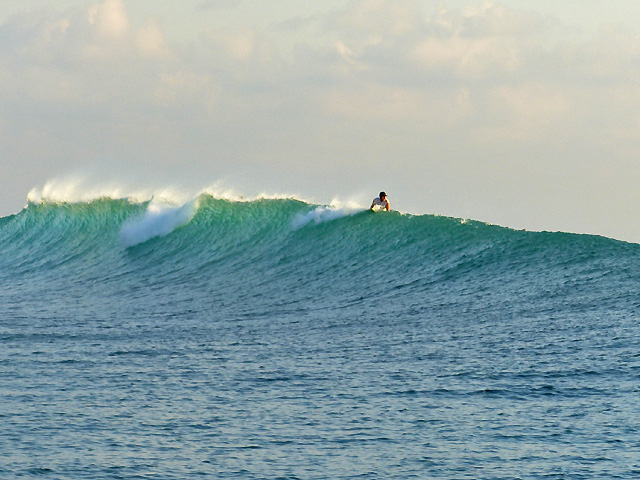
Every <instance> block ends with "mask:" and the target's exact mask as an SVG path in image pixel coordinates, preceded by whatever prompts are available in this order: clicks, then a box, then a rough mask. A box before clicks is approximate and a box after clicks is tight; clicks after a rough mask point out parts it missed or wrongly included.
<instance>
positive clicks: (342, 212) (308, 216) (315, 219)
mask: <svg viewBox="0 0 640 480" xmlns="http://www.w3.org/2000/svg"><path fill="white" fill-rule="evenodd" d="M362 211H364V208H362V207H361V206H360V205H357V204H355V203H353V202H347V203H346V204H344V205H343V204H342V203H341V202H339V201H338V200H335V199H334V200H333V201H332V202H331V204H330V205H320V206H318V207H316V208H315V209H313V210H311V211H310V212H307V213H300V214H298V215H296V217H295V218H294V219H293V221H292V223H291V228H292V229H293V230H298V229H300V228H302V227H304V226H305V225H308V224H309V223H314V224H319V223H324V222H329V221H331V220H335V219H337V218H342V217H346V216H349V215H355V214H356V213H358V212H362Z"/></svg>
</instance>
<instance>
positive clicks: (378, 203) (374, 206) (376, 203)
mask: <svg viewBox="0 0 640 480" xmlns="http://www.w3.org/2000/svg"><path fill="white" fill-rule="evenodd" d="M370 209H371V210H382V209H384V210H386V211H387V212H388V211H389V200H387V194H386V193H384V192H380V196H379V197H377V198H374V199H373V202H371V207H370Z"/></svg>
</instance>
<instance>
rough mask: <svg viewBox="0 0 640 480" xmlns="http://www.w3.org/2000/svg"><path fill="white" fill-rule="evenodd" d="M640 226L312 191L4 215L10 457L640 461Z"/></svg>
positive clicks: (384, 467) (1, 345)
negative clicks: (474, 217)
mask: <svg viewBox="0 0 640 480" xmlns="http://www.w3.org/2000/svg"><path fill="white" fill-rule="evenodd" d="M639 312H640V245H636V244H630V243H624V242H620V241H615V240H611V239H608V238H604V237H598V236H589V235H575V234H566V233H549V232H525V231H516V230H511V229H508V228H503V227H499V226H493V225H487V224H485V223H481V222H476V221H466V220H461V219H456V218H447V217H441V216H435V215H408V214H401V213H398V212H389V213H372V212H369V211H363V210H361V209H349V208H341V207H336V206H332V205H314V204H310V203H305V202H303V201H299V200H295V199H258V200H252V201H232V200H224V199H217V198H214V197H212V196H209V195H206V194H202V195H200V196H198V197H197V198H194V199H193V200H191V201H189V202H187V203H184V204H180V205H166V204H163V203H162V202H156V201H155V200H151V201H144V202H133V201H131V200H127V199H112V198H100V199H96V200H93V201H88V202H76V203H66V202H57V203H56V202H47V201H41V202H37V203H36V202H32V203H30V204H29V205H28V206H27V207H26V208H25V209H24V210H22V211H21V212H19V213H17V214H16V215H11V216H8V217H4V218H1V219H0V478H1V479H14V478H29V479H30V478H38V479H193V478H211V479H309V480H315V479H318V480H319V479H414V478H415V479H492V480H493V479H496V480H497V479H505V480H506V479H509V480H511V479H547V480H549V479H572V480H573V479H634V480H635V479H638V478H640V327H639Z"/></svg>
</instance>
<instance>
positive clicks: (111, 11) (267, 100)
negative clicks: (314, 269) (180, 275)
mask: <svg viewBox="0 0 640 480" xmlns="http://www.w3.org/2000/svg"><path fill="white" fill-rule="evenodd" d="M639 79H640V6H638V4H637V1H635V0H634V1H629V0H617V1H616V2H601V1H596V0H593V1H591V0H587V1H584V0H583V1H577V0H576V1H572V0H566V1H562V2H557V1H551V0H519V1H513V0H504V1H496V2H489V1H482V0H481V1H473V0H468V1H463V0H451V1H446V0H438V1H431V0H326V1H324V2H317V1H315V0H313V1H311V0H295V1H294V0H273V1H270V2H258V1H248V0H184V1H181V2H175V1H173V0H154V1H153V2H151V1H142V0H135V1H134V0H130V1H124V0H103V1H86V0H57V1H56V2H50V1H46V0H19V1H18V0H4V1H3V2H2V6H0V85H1V87H0V215H3V216H4V215H9V214H12V213H16V212H18V211H19V210H20V209H21V208H23V207H24V205H25V204H26V201H27V194H28V193H29V192H30V191H32V190H34V189H35V190H36V191H37V190H40V191H42V189H46V188H45V187H46V186H47V185H48V186H49V187H50V186H51V185H57V186H60V188H63V187H64V185H71V184H74V185H76V186H77V185H78V182H80V183H79V184H80V185H81V187H78V188H86V189H92V188H98V187H99V186H100V185H107V184H108V185H118V186H119V188H121V189H123V191H126V190H127V189H132V190H135V189H141V188H151V189H166V188H175V189H181V190H183V191H191V192H198V191H200V190H202V189H204V188H207V187H211V186H216V188H222V189H231V190H234V191H235V192H238V193H240V194H243V195H247V196H252V195H257V194H260V193H267V194H292V195H297V196H299V197H301V198H304V199H309V200H312V201H314V202H317V203H329V202H331V201H332V199H334V198H339V199H341V200H344V201H357V202H359V203H360V204H362V205H367V204H368V203H370V202H371V199H372V198H373V197H374V196H376V195H377V193H378V192H379V191H380V190H385V191H386V192H387V193H388V194H389V200H390V202H391V206H392V208H393V209H398V210H400V211H402V212H407V213H415V214H426V213H429V214H440V215H447V216H454V217H460V218H470V219H475V220H481V221H485V222H489V223H495V224H499V225H503V226H507V227H511V228H526V229H528V230H551V231H557V230H561V231H568V232H576V233H593V234H599V235H605V236H608V237H613V238H617V239H621V240H626V241H632V242H640V223H639V222H638V215H637V213H636V212H637V206H638V205H639V204H640V193H639V192H638V188H637V185H638V181H639V180H640V161H639V155H638V152H639V151H640V148H639V147H640V145H639V143H640V88H639V86H640V85H639V81H640V80H639Z"/></svg>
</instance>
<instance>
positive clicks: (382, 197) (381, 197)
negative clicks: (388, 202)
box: [380, 192, 387, 200]
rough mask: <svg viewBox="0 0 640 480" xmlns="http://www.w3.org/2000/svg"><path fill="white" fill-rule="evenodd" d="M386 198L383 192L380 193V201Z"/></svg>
mask: <svg viewBox="0 0 640 480" xmlns="http://www.w3.org/2000/svg"><path fill="white" fill-rule="evenodd" d="M386 196H387V194H386V193H384V192H380V200H384V198H385V197H386Z"/></svg>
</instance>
